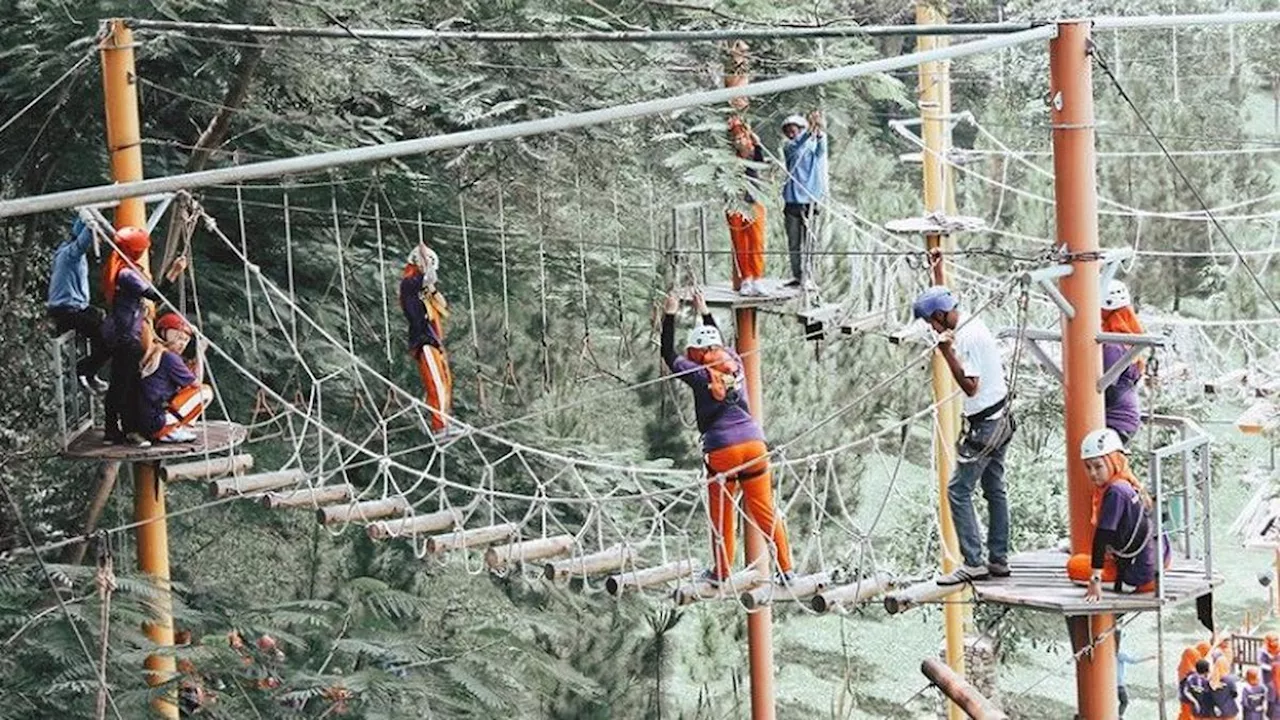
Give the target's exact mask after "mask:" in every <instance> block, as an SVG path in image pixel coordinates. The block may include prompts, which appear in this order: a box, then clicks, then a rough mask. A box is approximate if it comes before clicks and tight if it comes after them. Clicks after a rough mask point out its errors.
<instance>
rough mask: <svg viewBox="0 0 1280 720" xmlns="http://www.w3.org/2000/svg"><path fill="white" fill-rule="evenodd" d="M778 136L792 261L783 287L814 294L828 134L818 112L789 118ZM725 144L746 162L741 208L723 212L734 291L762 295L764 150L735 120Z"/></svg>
mask: <svg viewBox="0 0 1280 720" xmlns="http://www.w3.org/2000/svg"><path fill="white" fill-rule="evenodd" d="M782 134H783V135H784V136H785V138H786V140H785V142H784V143H783V146H782V155H783V160H784V164H785V165H786V172H787V177H786V180H785V182H784V183H783V186H782V200H783V219H784V227H785V229H786V234H787V250H788V254H789V256H790V259H791V279H790V280H788V281H787V283H786V284H787V285H788V286H790V287H804V289H806V290H809V291H812V290H816V286H815V285H814V283H813V257H812V248H813V244H814V238H815V237H816V236H817V218H818V215H819V212H820V210H821V207H820V206H821V205H822V203H824V202H825V201H826V197H827V134H826V130H825V128H824V126H823V119H822V113H821V112H818V111H814V112H811V113H809V115H808V117H804V116H802V115H791V116H789V117H788V118H786V119H785V120H783V122H782ZM729 139H730V140H731V141H732V143H733V148H734V152H735V153H736V154H737V156H738V157H739V158H741V159H742V160H745V161H748V165H747V167H746V169H745V171H744V172H745V173H746V177H747V190H746V191H745V192H744V193H743V196H742V198H741V204H739V202H738V200H737V199H734V201H733V202H732V203H731V204H730V206H729V208H728V209H727V210H726V211H725V219H726V221H727V222H728V225H729V239H730V241H731V242H732V243H733V260H734V266H733V286H734V289H735V290H737V291H738V292H739V294H741V295H744V296H762V295H765V294H767V291H766V289H765V287H764V285H763V284H762V283H761V280H762V279H763V278H764V272H765V268H764V265H765V262H764V261H765V245H766V237H767V235H768V233H767V230H766V224H765V223H766V220H767V214H766V211H765V206H764V203H763V202H761V201H760V198H759V193H760V170H759V165H761V164H763V163H764V162H765V156H764V146H763V144H762V143H761V141H760V137H759V136H758V135H756V134H755V133H754V132H752V131H751V128H750V127H748V126H747V124H746V123H745V122H744V121H743V120H742V119H741V118H738V117H734V118H731V119H730V121H729Z"/></svg>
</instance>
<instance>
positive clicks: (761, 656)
mask: <svg viewBox="0 0 1280 720" xmlns="http://www.w3.org/2000/svg"><path fill="white" fill-rule="evenodd" d="M748 50H749V48H748V47H747V44H746V43H745V42H742V41H737V42H735V43H733V44H732V45H731V46H730V48H729V61H728V63H727V64H726V66H725V77H724V85H725V87H740V86H742V85H746V84H747V82H748V81H749V78H748V67H747V63H748V58H749V54H748ZM730 105H731V107H732V108H733V110H734V112H737V113H744V112H746V110H747V107H748V106H749V100H748V98H745V97H743V98H735V99H734V100H733V101H731V102H730ZM731 282H732V278H731ZM757 319H758V318H757V316H756V309H755V307H740V308H737V309H736V310H735V311H734V323H735V326H736V328H737V331H738V339H737V349H738V354H739V355H741V356H742V370H743V374H744V375H745V376H746V380H747V402H748V403H749V404H750V406H751V415H752V416H753V417H754V418H755V419H756V422H758V423H760V424H761V426H763V425H764V392H763V390H764V388H763V386H762V385H761V383H762V382H763V380H762V379H761V373H760V352H759V348H760V344H759V339H758V336H757V334H756V329H757V325H756V322H757ZM777 522H782V520H781V518H779V519H778V520H777ZM742 525H743V533H744V535H745V536H746V552H745V553H744V554H745V556H746V565H747V566H748V567H752V566H755V563H756V562H757V561H759V562H761V563H763V567H768V559H769V543H768V540H767V539H766V538H765V536H764V533H763V532H761V531H760V528H759V527H757V526H756V524H755V523H751V522H744V523H743V524H742ZM731 560H732V558H731ZM747 647H748V653H749V662H750V672H751V720H774V717H775V716H776V708H775V706H774V697H773V608H772V606H770V605H764V606H762V607H759V608H756V609H755V610H753V611H751V612H750V613H748V614H747Z"/></svg>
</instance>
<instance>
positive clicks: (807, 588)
mask: <svg viewBox="0 0 1280 720" xmlns="http://www.w3.org/2000/svg"><path fill="white" fill-rule="evenodd" d="M830 583H831V573H828V572H820V573H814V574H812V575H805V576H802V577H795V578H792V579H791V582H790V583H788V584H786V585H779V584H778V583H776V582H774V583H767V584H765V585H762V586H760V587H758V588H756V589H754V590H748V591H746V592H744V593H742V596H741V597H739V598H738V599H739V601H741V602H742V606H743V607H744V608H746V609H748V610H754V609H756V608H758V607H763V606H765V605H769V604H771V603H773V602H775V601H779V600H803V599H805V598H807V597H809V596H810V595H812V594H814V593H816V592H819V591H821V590H822V589H823V588H825V587H826V586H827V585H829V584H830Z"/></svg>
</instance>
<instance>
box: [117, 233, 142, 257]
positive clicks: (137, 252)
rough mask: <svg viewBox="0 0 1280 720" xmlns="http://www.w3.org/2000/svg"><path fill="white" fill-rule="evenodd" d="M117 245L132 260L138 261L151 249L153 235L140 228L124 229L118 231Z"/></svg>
mask: <svg viewBox="0 0 1280 720" xmlns="http://www.w3.org/2000/svg"><path fill="white" fill-rule="evenodd" d="M116 245H119V246H120V250H121V251H122V252H124V254H125V255H128V256H129V259H130V260H137V259H138V258H140V257H142V254H143V253H145V252H146V251H147V249H148V248H150V247H151V235H150V234H149V233H148V232H147V231H146V230H143V229H142V228H140V227H122V228H120V229H119V230H117V231H116Z"/></svg>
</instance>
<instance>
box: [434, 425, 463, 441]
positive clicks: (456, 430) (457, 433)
mask: <svg viewBox="0 0 1280 720" xmlns="http://www.w3.org/2000/svg"><path fill="white" fill-rule="evenodd" d="M468 432H470V430H469V429H467V426H465V425H460V424H458V423H449V424H448V425H445V426H444V429H443V430H440V431H438V432H433V433H431V434H432V435H433V436H434V437H435V439H436V440H438V441H442V442H443V441H445V440H453V439H455V438H460V437H462V436H464V435H466V434H467V433H468Z"/></svg>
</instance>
